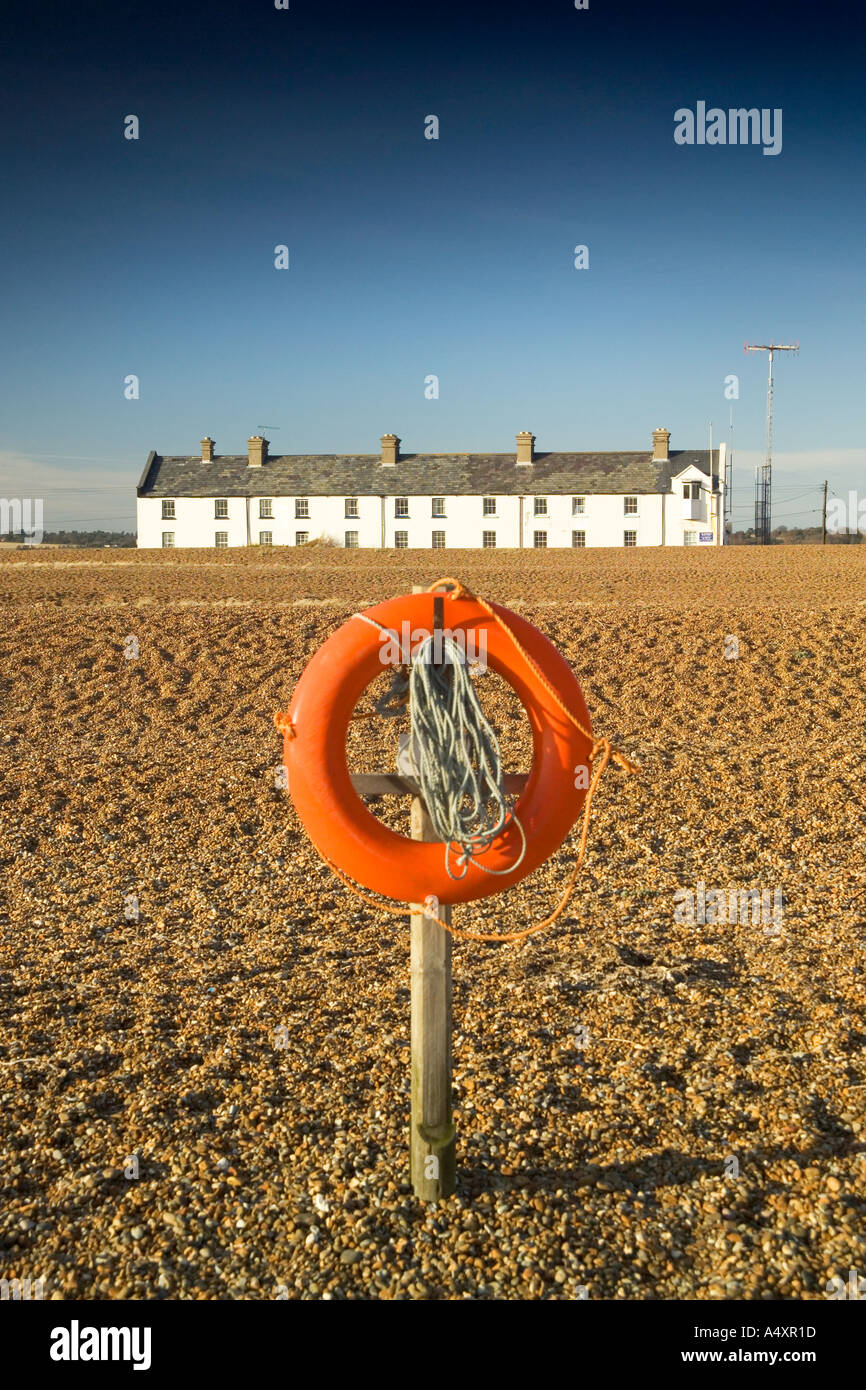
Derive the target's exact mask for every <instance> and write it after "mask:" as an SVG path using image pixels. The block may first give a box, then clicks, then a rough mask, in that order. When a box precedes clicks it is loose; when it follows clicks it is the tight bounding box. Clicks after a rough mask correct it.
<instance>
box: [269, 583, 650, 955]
mask: <svg viewBox="0 0 866 1390" xmlns="http://www.w3.org/2000/svg"><path fill="white" fill-rule="evenodd" d="M446 587H448V588H450V590H451V592H450V594H449V598H451V599H460V598H471V599H474V600H475V602H476V603H478V604H480V606H481V607H482V608H483V610H484V612H485V613H486V614H487V615H488V617H489V618H491V619H492V620H493V621H494V622H496V623H498V624H499V626H500V627H501V628H502V630H503V632H505V633H506V634H507V636H508V637H510V638H511V641H512V642H513V643H514V646H515V648H516V649H517V651H518V652H519V653H520V655H521V656H522V657H523V659H524V661H526V662H528V664H529V665H530V666H531V667H532V669H533V671H534V672H535V675H536V676H537V678H538V680H539V681H540V682H541V684H542V685H543V686H544V687H545V689H546V690H547V692H548V694H549V695H550V696H551V698H552V699H553V701H554V702H555V704H557V705H558V706H559V708H560V709H561V710H562V713H563V714H564V715H565V717H566V719H568V720H570V721H571V723H572V724H573V725H574V727H575V728H576V729H577V730H578V731H579V732H580V733H582V734H583V735H584V737H585V738H589V739H591V738H592V735H591V734H590V732H589V730H588V729H585V728H584V727H583V725H582V724H581V722H580V720H579V719H577V718H576V716H575V715H574V714H572V712H571V710H570V709H568V708H567V707H566V706H565V705H564V704H563V702H562V700H561V699H560V698H559V696H558V695H557V693H556V691H555V690H554V689H553V687H552V686H551V684H550V682H549V681H548V679H547V677H546V676H545V675H544V672H543V671H541V670H540V669H539V668H538V666H536V664H535V662H534V661H533V660H532V657H531V656H530V655H529V653H528V652H527V651H526V649H525V648H524V647H523V645H522V643H521V642H520V641H519V640H518V638H517V636H516V635H515V633H514V632H513V631H512V629H511V628H510V626H509V625H508V623H507V622H506V621H505V619H504V618H502V617H500V615H499V614H498V613H497V612H496V611H495V610H494V609H493V608H492V607H491V605H490V604H489V603H488V602H487V600H486V599H483V598H481V597H480V596H479V595H478V594H473V593H471V592H470V590H469V589H467V588H465V587H464V585H463V584H461V582H460V580H459V579H452V578H451V577H450V576H447V577H446V578H444V579H437V580H436V583H435V584H431V585H430V587H429V589H428V590H427V593H429V594H432V593H435V592H436V590H437V589H443V588H446ZM355 616H356V617H359V618H363V619H364V621H365V622H373V620H372V619H370V618H367V616H366V615H365V614H362V613H357V614H355ZM373 626H374V627H379V626H380V625H379V624H378V623H376V622H373ZM274 723H275V724H276V726H277V728H278V729H280V730H282V731H284V732H285V733H287V734H288V736H289V737H290V738H293V737H295V736H296V734H295V729H294V727H293V726H292V723H291V720H290V719H289V718H288V716H287V715H285V714H276V715H274ZM589 761H590V764H591V766H592V779H591V781H590V784H589V789H588V790H587V793H586V801H585V802H584V803H583V819H582V822H581V829H580V840H579V843H578V849H577V857H576V859H575V861H574V864H573V865H572V869H571V872H570V874H569V876H568V879H567V881H566V885H565V890H564V892H563V894H562V897H561V898H560V900H559V902H558V903H557V905H556V907H555V908H554V910H553V912H551V913H550V915H549V916H548V917H545V918H544V919H543V920H542V921H541V922H535V923H534V924H533V925H532V926H531V927H525V928H524V929H523V930H522V931H511V932H473V931H459V930H458V929H457V928H456V927H453V926H452V925H451V923H450V922H446V921H444V920H443V918H441V917H438V916H436V914H435V913H433V912H428V911H427V910H426V905H425V908H424V915H425V916H426V917H429V918H430V920H431V921H434V922H438V923H439V925H440V927H442V928H443V929H444V930H445V931H447V932H450V933H451V935H452V936H456V937H463V938H464V939H466V940H468V941H521V940H523V939H524V938H525V937H527V936H534V935H535V934H536V932H540V931H544V930H545V928H547V927H551V926H553V924H554V922H556V921H557V919H558V918H559V917H561V916H562V913H563V912H564V911H565V909H566V907H567V906H568V903H569V901H570V899H571V895H572V893H573V892H574V888H575V884H576V883H577V878H578V874H579V873H580V870H581V869H582V867H583V861H584V859H585V857H586V844H587V838H588V836H589V817H590V813H591V811H592V802H593V797H594V796H595V792H596V788H597V787H598V784H599V782H600V781H601V778H602V776H603V774H604V770H605V768H606V767H607V765H608V763H609V762H614V763H616V765H617V766H618V767H619V768H621V769H622V771H623V772H626V773H634V772H637V771H638V768H637V765H636V764H635V763H633V762H632V761H631V759H630V758H627V757H626V756H625V754H624V753H620V752H619V751H618V750H617V749H615V748H613V747H612V746H611V742H610V739H607V738H599V739H594V740H593V742H592V750H591V752H590V754H589ZM319 853H320V854H321V851H319ZM321 857H322V859H323V860H324V861H325V863H326V864H327V865H328V868H329V869H330V870H331V872H332V873H333V874H334V875H335V877H336V878H338V879H339V880H340V882H341V883H344V884H345V885H346V887H347V888H348V889H350V890H351V892H353V893H354V894H355V896H356V897H357V898H360V899H361V901H362V902H365V903H367V904H368V905H369V906H370V907H375V908H377V909H378V911H380V912H387V913H389V914H390V915H391V916H392V917H401V918H405V916H406V909H405V908H401V907H395V906H394V905H393V903H390V902H383V901H382V900H381V899H380V898H374V897H373V896H372V894H370V893H367V892H366V891H365V890H364V889H363V888H359V887H358V885H357V883H354V882H353V881H352V879H350V878H349V877H348V875H347V874H344V873H343V870H342V869H341V868H339V866H338V865H337V864H334V863H333V862H332V860H330V859H329V858H328V856H327V855H325V854H322V855H321Z"/></svg>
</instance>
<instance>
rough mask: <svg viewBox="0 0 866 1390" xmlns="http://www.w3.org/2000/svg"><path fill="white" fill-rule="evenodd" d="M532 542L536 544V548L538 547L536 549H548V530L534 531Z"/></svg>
mask: <svg viewBox="0 0 866 1390" xmlns="http://www.w3.org/2000/svg"><path fill="white" fill-rule="evenodd" d="M532 544H533V545H534V546H535V549H536V550H546V549H547V532H546V531H535V532H533V536H532Z"/></svg>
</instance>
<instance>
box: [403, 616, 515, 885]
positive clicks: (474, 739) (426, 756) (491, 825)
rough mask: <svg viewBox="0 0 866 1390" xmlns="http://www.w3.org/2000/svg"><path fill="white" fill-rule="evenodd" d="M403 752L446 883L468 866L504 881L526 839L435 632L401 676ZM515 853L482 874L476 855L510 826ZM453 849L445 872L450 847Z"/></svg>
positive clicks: (486, 727)
mask: <svg viewBox="0 0 866 1390" xmlns="http://www.w3.org/2000/svg"><path fill="white" fill-rule="evenodd" d="M409 709H410V716H411V729H412V732H411V738H410V747H412V748H413V751H414V752H415V756H416V758H417V760H418V763H419V767H418V778H419V781H420V783H421V794H422V796H423V798H424V804H425V805H426V807H427V812H428V814H429V816H430V820H431V821H432V824H433V829H434V831H435V833H436V835H437V838H438V839H440V840H444V841H445V868H446V870H447V873H448V876H449V878H452V879H461V878H465V877H466V874H467V873H468V872H469V865H470V863H475V864H476V865H477V867H478V868H479V869H483V870H484V872H485V873H488V874H509V873H512V872H513V871H514V869H516V868H517V867H518V865H519V864H521V863H522V861H523V857H524V854H525V853H526V835H525V833H524V830H523V826H522V825H521V824H520V821H519V820H518V819H517V817H516V816H515V815H514V812H513V811H512V810H511V809H510V807H509V805H508V801H507V798H506V794H505V783H504V780H503V775H502V757H501V754H500V751H499V744H498V742H497V740H496V735H495V734H494V732H493V730H492V728H491V727H490V724H489V723H488V722H487V720H486V719H485V717H484V711H483V710H482V708H481V706H480V704H479V703H478V696H477V695H476V694H475V690H474V688H473V685H472V681H471V678H470V675H469V668H468V666H467V664H466V660H465V657H464V655H463V653H462V651H461V650H460V648H459V647H458V646H457V643H456V642H455V641H454V640H453V638H452V637H450V636H449V635H448V634H446V633H444V632H437V633H435V634H434V635H433V636H432V637H428V638H426V639H425V641H423V642H422V643H421V645H420V646H419V648H418V650H417V652H416V654H415V660H414V661H413V663H412V671H411V675H410V677H409ZM512 822H513V823H514V824H515V825H516V826H517V829H518V830H519V832H520V838H521V848H520V854H519V856H518V858H517V859H516V860H515V862H514V863H513V864H512V865H511V866H510V867H509V868H507V869H489V868H487V867H486V865H484V864H482V863H481V862H480V861H479V859H478V855H482V854H484V853H485V852H486V851H487V850H488V849H489V848H490V846H491V845H492V844H493V842H494V841H495V840H497V839H498V838H499V836H500V835H502V833H503V832H504V831H505V829H506V828H507V826H508V825H509V824H511V823H512ZM454 845H459V846H460V851H461V852H460V854H459V855H457V856H456V865H457V868H458V869H462V870H463V872H462V873H455V872H453V871H452V868H451V856H452V854H453V853H454V850H453V846H454Z"/></svg>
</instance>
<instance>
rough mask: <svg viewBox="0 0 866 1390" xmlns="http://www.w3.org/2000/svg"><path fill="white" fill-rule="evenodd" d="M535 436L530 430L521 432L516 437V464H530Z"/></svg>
mask: <svg viewBox="0 0 866 1390" xmlns="http://www.w3.org/2000/svg"><path fill="white" fill-rule="evenodd" d="M534 445H535V435H534V434H533V433H532V432H531V430H521V431H520V433H519V435H518V436H517V462H518V463H532V461H533V458H534Z"/></svg>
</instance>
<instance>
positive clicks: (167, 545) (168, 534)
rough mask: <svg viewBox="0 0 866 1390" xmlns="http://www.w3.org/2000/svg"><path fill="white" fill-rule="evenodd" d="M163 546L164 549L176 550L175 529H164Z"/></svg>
mask: <svg viewBox="0 0 866 1390" xmlns="http://www.w3.org/2000/svg"><path fill="white" fill-rule="evenodd" d="M162 548H163V550H174V532H173V531H163V533H162Z"/></svg>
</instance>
